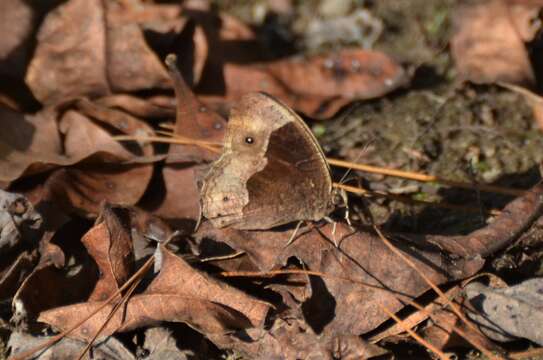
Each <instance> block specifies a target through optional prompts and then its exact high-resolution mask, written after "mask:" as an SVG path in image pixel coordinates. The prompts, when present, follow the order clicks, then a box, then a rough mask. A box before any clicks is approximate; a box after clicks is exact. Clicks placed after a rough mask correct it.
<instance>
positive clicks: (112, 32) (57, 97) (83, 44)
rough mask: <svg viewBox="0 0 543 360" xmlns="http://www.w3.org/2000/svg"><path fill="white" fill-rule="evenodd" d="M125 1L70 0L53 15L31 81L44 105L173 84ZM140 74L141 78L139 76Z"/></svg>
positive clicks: (41, 33) (40, 35)
mask: <svg viewBox="0 0 543 360" xmlns="http://www.w3.org/2000/svg"><path fill="white" fill-rule="evenodd" d="M120 6H121V5H120V4H116V3H112V2H106V3H103V2H101V1H99V0H90V1H86V0H69V1H67V2H66V3H63V4H61V5H59V6H58V7H57V8H56V9H55V11H52V12H50V13H48V14H47V16H46V17H45V19H44V21H43V23H42V26H41V28H40V30H39V33H38V44H37V46H36V50H35V54H34V58H33V59H32V61H31V62H30V65H29V68H28V71H27V74H26V82H27V84H28V86H29V87H30V89H31V90H32V92H33V93H34V95H35V96H36V98H37V99H38V100H40V101H41V102H42V103H43V104H52V103H58V102H59V101H64V100H66V99H67V98H73V97H77V96H91V97H96V96H104V95H109V94H110V93H111V92H116V91H137V90H144V89H149V88H156V87H158V88H168V87H169V80H168V75H167V73H166V71H165V69H164V67H163V66H162V64H161V62H160V60H159V59H158V57H157V56H156V55H155V54H154V53H153V52H152V50H151V49H150V48H149V47H148V45H147V44H146V42H145V39H144V37H143V34H142V33H141V30H140V28H139V26H137V25H135V24H124V23H122V22H121V21H119V20H118V19H117V18H116V17H117V14H118V12H122V11H123V10H122V8H120ZM135 74H138V76H134V75H135Z"/></svg>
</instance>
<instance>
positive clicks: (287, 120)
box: [201, 93, 332, 229]
mask: <svg viewBox="0 0 543 360" xmlns="http://www.w3.org/2000/svg"><path fill="white" fill-rule="evenodd" d="M331 191H332V179H331V177H330V170H329V168H328V164H327V163H326V160H325V158H324V154H323V153H322V149H321V148H320V146H319V144H318V142H317V140H316V139H315V137H314V136H313V134H312V133H311V131H310V130H309V128H308V127H307V126H306V125H305V123H304V122H303V120H302V119H301V118H300V117H299V116H298V115H297V114H296V113H295V112H294V111H292V110H290V109H289V108H288V107H287V106H286V105H284V104H282V103H281V102H279V101H278V100H276V99H274V98H272V97H271V96H269V95H266V94H262V93H253V94H248V95H246V96H244V97H243V98H242V99H241V101H240V102H239V103H238V105H237V106H236V107H235V108H233V109H232V112H231V115H230V121H229V123H228V128H227V132H226V136H225V144H224V148H223V153H222V155H221V157H220V158H219V160H217V162H216V163H214V164H213V166H212V167H211V170H210V171H209V173H208V174H207V175H206V177H205V178H204V182H203V187H202V191H201V193H202V212H203V214H204V216H205V217H206V218H208V219H210V220H211V221H212V223H213V225H214V226H217V227H224V226H228V225H231V226H232V227H234V228H237V229H269V228H272V227H275V226H278V225H282V224H286V223H289V222H292V221H296V220H319V219H321V218H322V217H323V216H325V215H327V214H328V213H329V211H330V210H331Z"/></svg>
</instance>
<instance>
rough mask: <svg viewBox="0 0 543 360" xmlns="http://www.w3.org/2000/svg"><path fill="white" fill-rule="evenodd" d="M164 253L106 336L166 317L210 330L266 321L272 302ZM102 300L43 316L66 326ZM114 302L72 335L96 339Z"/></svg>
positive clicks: (257, 324)
mask: <svg viewBox="0 0 543 360" xmlns="http://www.w3.org/2000/svg"><path fill="white" fill-rule="evenodd" d="M160 253H161V264H162V268H161V271H160V273H159V274H158V276H157V277H156V278H155V279H154V280H153V281H152V282H151V284H150V285H149V286H148V287H147V289H146V290H145V291H144V292H143V293H141V294H138V295H135V296H133V297H132V298H130V300H129V301H128V303H127V305H126V308H125V309H124V310H123V311H118V312H116V313H115V315H114V316H113V318H112V320H111V321H110V322H109V323H108V325H107V326H106V327H105V329H104V330H103V331H102V332H101V336H108V335H110V334H112V333H113V332H116V331H127V330H130V329H134V328H137V327H141V326H148V325H152V324H157V323H159V322H161V321H177V322H185V323H187V324H189V325H190V326H191V327H194V328H196V329H198V330H199V331H201V332H202V333H204V334H223V333H225V332H227V331H229V330H233V329H243V328H250V327H260V326H262V325H263V322H264V320H265V317H266V314H267V313H268V310H269V308H270V305H269V304H268V303H266V302H264V301H260V300H257V299H255V298H252V297H251V296H249V295H246V294H244V293H243V292H241V291H239V290H237V289H235V288H233V287H231V286H229V285H226V284H225V283H221V282H220V281H218V280H215V279H213V278H211V277H210V276H209V275H207V274H205V273H203V272H200V271H198V270H196V269H194V268H192V267H191V266H189V265H188V264H187V263H186V262H185V261H184V260H182V259H181V258H180V257H178V256H176V255H174V254H173V253H171V252H169V251H168V250H166V249H164V248H161V251H160ZM102 304H103V303H102V302H93V301H89V302H86V303H81V304H75V305H69V306H65V307H60V308H56V309H52V310H49V311H45V312H42V313H41V315H40V318H39V319H38V320H39V321H41V322H46V323H48V324H50V325H52V326H53V327H55V328H58V329H61V330H66V329H68V328H70V327H71V326H72V325H74V324H75V323H77V322H78V321H79V319H81V318H84V317H85V316H86V315H87V314H90V313H91V312H93V311H94V310H95V309H97V308H98V307H99V306H101V305H102ZM112 308H113V304H111V305H108V306H106V307H105V308H103V309H102V310H101V311H99V312H98V313H97V314H96V315H95V316H94V317H92V318H91V319H89V320H88V321H87V322H85V323H84V324H83V325H82V326H80V327H79V328H77V329H76V330H75V331H74V332H73V333H71V335H72V336H74V337H77V338H81V339H85V340H89V339H91V338H92V337H93V336H94V334H95V333H96V331H97V330H98V329H99V328H100V327H101V325H102V324H103V323H104V321H105V320H106V318H107V317H108V315H109V313H110V312H111V310H112ZM75 314H77V315H75Z"/></svg>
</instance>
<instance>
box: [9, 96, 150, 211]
mask: <svg viewBox="0 0 543 360" xmlns="http://www.w3.org/2000/svg"><path fill="white" fill-rule="evenodd" d="M76 104H78V106H79V105H81V104H86V106H85V108H83V109H82V110H85V111H87V112H89V114H90V115H91V116H93V117H94V118H95V119H96V120H97V121H93V120H91V119H90V118H89V117H87V116H85V115H83V114H82V113H81V112H78V111H76V110H73V109H70V108H68V109H64V110H65V111H64V112H63V113H62V114H61V112H60V109H58V108H54V107H48V108H45V109H43V110H42V111H40V112H38V113H36V114H34V115H23V114H20V113H17V112H14V111H11V110H7V109H0V119H1V121H2V122H3V124H4V125H5V126H4V129H3V131H2V132H0V149H1V150H2V152H3V153H5V154H6V155H5V156H3V157H2V158H0V180H1V181H5V182H12V181H14V180H17V179H20V178H21V177H24V176H28V175H33V174H36V173H44V172H46V171H48V170H51V169H54V168H57V167H59V166H68V165H74V164H77V163H81V167H78V168H75V167H72V168H66V169H62V170H60V172H61V173H62V174H70V176H71V179H69V180H70V181H68V182H64V183H62V181H60V180H61V178H63V176H64V175H62V176H60V175H57V178H56V179H51V180H49V181H50V182H51V183H55V182H56V183H62V184H61V185H59V186H57V187H56V188H55V187H54V186H53V185H49V186H50V187H53V188H54V189H47V187H44V188H42V189H41V190H40V191H41V193H40V194H34V195H33V197H34V200H36V201H35V202H38V201H39V200H40V199H46V198H47V196H49V195H51V191H53V190H54V191H56V192H57V195H58V192H59V191H60V193H64V192H67V193H68V194H67V195H63V199H64V202H63V203H64V205H65V206H66V207H68V208H70V209H72V208H76V209H79V210H80V211H83V212H86V213H94V214H96V213H97V212H98V206H99V203H100V201H101V200H102V199H109V200H110V201H111V202H117V203H121V204H134V203H136V202H137V201H138V200H139V199H140V197H141V196H142V195H143V193H144V191H145V189H146V188H147V184H148V182H149V180H150V178H151V175H152V171H153V169H152V165H149V164H145V162H147V163H149V162H152V161H153V158H152V154H153V153H152V151H153V150H152V147H151V145H149V144H144V145H142V146H139V145H135V146H134V145H132V146H130V147H124V146H123V145H121V144H120V143H119V142H117V141H115V140H114V139H113V138H112V135H111V134H110V132H109V131H110V130H111V128H112V127H113V128H117V129H118V131H119V132H121V133H130V131H132V132H133V134H143V135H145V134H149V133H150V131H151V130H150V128H149V127H148V126H147V125H146V124H144V123H143V122H141V121H140V120H138V119H136V118H133V117H130V116H129V115H128V114H124V113H120V112H119V111H116V110H111V109H107V108H96V107H95V106H94V105H92V104H91V105H89V104H88V103H87V102H85V101H79V102H77V103H76ZM89 109H90V110H93V111H90V110H89ZM121 115H122V116H121ZM59 117H60V119H59ZM144 155H145V156H151V158H150V159H148V160H147V161H142V158H145V156H144ZM83 163H84V164H83ZM130 163H133V164H130ZM125 164H126V165H125ZM93 166H95V167H94V168H93ZM134 175H137V177H134ZM77 179H79V180H78V181H79V182H78V183H77V182H76V183H73V182H72V181H73V180H77ZM121 188H122V189H124V192H120V191H119V189H121ZM90 195H96V196H90ZM86 196H87V197H86ZM34 200H33V201H34Z"/></svg>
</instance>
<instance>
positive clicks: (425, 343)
mask: <svg viewBox="0 0 543 360" xmlns="http://www.w3.org/2000/svg"><path fill="white" fill-rule="evenodd" d="M377 305H379V307H380V308H381V309H382V310H383V311H384V312H385V313H386V314H387V315H388V316H390V317H391V318H393V319H394V321H396V323H398V324H399V325H400V326H401V327H402V328H403V329H404V330H405V331H407V333H408V334H409V335H411V337H412V338H413V339H415V340H416V341H417V342H418V343H420V344H421V345H422V346H424V347H425V348H427V349H429V350H430V351H432V352H433V353H434V354H436V355H437V356H439V358H440V359H446V360H449V357H448V356H447V355H445V353H443V352H442V351H440V350H439V349H438V348H436V347H435V346H434V345H432V344H430V343H429V342H428V341H426V340H424V339H423V338H421V337H420V336H419V335H418V334H417V333H416V332H414V331H413V330H411V329H410V328H409V326H407V325H405V323H404V321H403V320H402V319H400V318H399V317H397V316H396V315H395V314H394V313H393V312H392V311H390V310H388V309H387V308H386V307H385V306H384V305H382V304H379V302H377Z"/></svg>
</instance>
